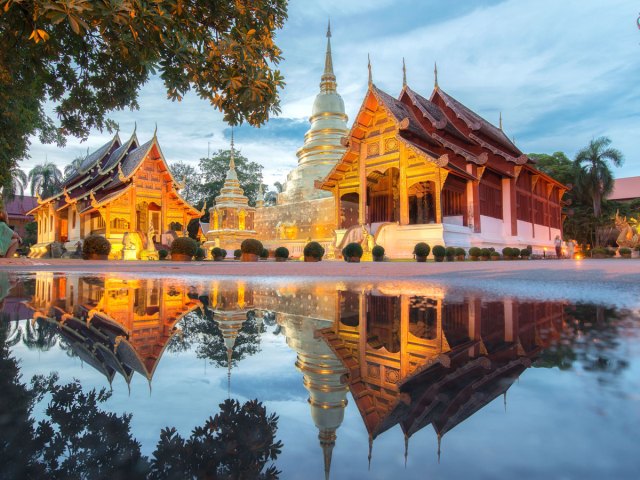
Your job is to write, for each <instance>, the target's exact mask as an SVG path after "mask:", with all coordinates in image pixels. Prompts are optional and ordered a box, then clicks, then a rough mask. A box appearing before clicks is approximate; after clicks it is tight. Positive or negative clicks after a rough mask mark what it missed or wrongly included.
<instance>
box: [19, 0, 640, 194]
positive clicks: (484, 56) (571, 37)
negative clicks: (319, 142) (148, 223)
mask: <svg viewBox="0 0 640 480" xmlns="http://www.w3.org/2000/svg"><path fill="white" fill-rule="evenodd" d="M639 14H640V4H638V2H636V1H632V0H607V1H606V2H605V1H602V0H600V1H597V0H564V1H562V2H559V1H557V0H536V1H533V0H531V1H523V0H506V1H499V0H481V1H473V2H471V1H456V2H449V1H443V0H425V1H418V0H415V1H410V0H404V1H403V0H364V1H361V0H348V1H345V0H324V1H322V2H311V1H306V0H292V1H291V2H290V6H289V20H288V21H287V23H286V25H285V27H284V29H283V30H282V31H281V32H279V33H278V37H277V43H278V45H279V46H280V47H281V48H282V50H283V55H284V57H285V59H284V61H283V62H282V63H281V65H280V68H281V70H282V72H283V74H284V77H285V81H286V83H287V85H286V87H285V89H284V90H283V91H282V93H281V106H282V114H281V115H280V116H279V117H278V118H274V119H272V120H271V121H270V122H269V123H268V124H267V125H265V126H263V127H262V128H260V129H254V128H252V127H249V126H244V127H241V128H240V129H238V131H237V133H236V145H237V147H238V148H239V149H240V150H241V151H242V153H243V154H244V155H245V156H247V157H248V158H249V159H250V160H253V161H256V162H259V163H261V164H262V165H264V176H265V181H266V183H269V184H270V183H272V182H274V181H277V180H278V181H284V179H285V177H286V174H287V172H288V171H289V170H290V169H291V168H293V167H294V166H295V165H296V163H297V159H296V156H295V152H296V150H297V149H298V148H299V147H300V146H301V145H302V142H303V135H304V132H305V131H306V130H307V128H308V116H309V114H310V112H311V105H312V103H313V99H314V97H315V95H316V94H317V92H318V88H319V87H318V84H319V81H320V75H321V73H322V68H323V63H324V49H325V44H326V40H325V37H324V35H325V32H326V25H327V19H328V18H329V17H331V26H332V33H333V37H332V48H333V57H334V70H335V73H336V76H337V79H338V91H339V93H340V94H341V95H342V97H343V98H344V101H345V106H346V110H347V115H348V116H349V119H350V120H349V122H351V120H352V119H353V117H354V115H355V113H356V112H357V110H358V108H359V107H360V103H361V101H362V98H363V96H364V93H365V91H366V88H367V53H370V55H371V62H372V68H373V80H374V83H375V84H376V85H377V86H378V87H379V88H382V89H383V90H385V91H387V92H388V93H390V94H392V95H397V93H398V92H399V91H400V88H401V83H402V72H401V66H402V57H405V60H406V64H407V79H408V83H409V85H410V86H411V87H412V88H413V89H414V90H416V91H418V92H420V93H422V94H423V95H425V96H428V95H430V93H431V91H432V88H433V63H434V61H437V63H438V72H439V75H438V77H439V84H440V86H441V87H442V88H443V89H444V90H445V91H447V93H449V94H450V95H452V96H454V97H455V98H457V99H458V100H460V101H461V102H462V103H464V104H465V105H467V106H468V107H470V108H471V109H473V110H474V111H476V112H478V113H479V114H480V115H482V116H483V117H485V118H486V119H487V120H489V121H492V122H494V123H495V124H497V123H498V117H499V114H500V112H502V117H503V125H504V130H505V131H506V133H507V134H508V135H509V137H514V138H515V141H516V144H517V145H518V146H519V147H520V149H521V150H523V151H525V152H536V153H553V152H555V151H564V152H566V153H567V154H568V155H569V156H571V157H572V156H573V155H574V154H575V152H576V151H577V150H579V149H580V148H581V147H583V146H584V145H586V144H587V143H588V142H589V140H590V139H592V138H594V137H598V136H601V135H606V136H608V137H610V138H611V140H612V141H613V145H614V146H615V147H617V148H619V149H620V150H622V152H623V153H624V155H625V158H626V161H625V165H624V166H623V167H622V168H620V169H616V170H615V175H616V176H618V177H624V176H632V175H640V153H639V149H638V139H639V138H640V82H639V79H640V30H639V29H638V27H637V26H636V19H637V18H638V15H639ZM139 103H140V110H138V111H133V112H130V111H127V112H117V113H115V114H114V115H113V116H112V118H113V119H115V120H116V121H117V122H119V124H120V128H121V131H122V134H121V135H122V136H123V137H127V136H128V135H129V134H130V132H131V131H132V130H133V127H134V122H137V125H138V129H137V132H138V138H139V139H140V140H141V141H145V140H146V139H148V138H150V137H151V135H152V134H153V130H154V127H155V123H156V122H157V123H158V137H159V140H160V145H161V147H162V149H163V152H164V154H165V157H167V159H168V160H169V162H170V163H171V162H174V161H185V162H192V163H193V164H197V161H198V159H199V158H201V157H205V156H206V154H207V150H208V148H210V149H211V150H212V151H213V150H215V149H218V148H228V144H229V129H228V128H227V126H226V125H225V124H224V122H223V121H222V115H221V114H220V113H219V112H217V111H216V110H214V109H213V107H211V106H210V105H209V104H208V103H207V102H204V101H202V100H200V99H199V98H198V97H197V96H196V95H195V94H189V95H187V96H186V97H185V99H184V100H183V101H182V102H179V103H177V102H176V103H174V102H171V101H169V100H167V99H166V93H165V91H164V89H163V86H162V83H161V82H160V81H159V80H157V79H153V80H151V81H150V82H149V83H148V84H146V85H145V86H144V87H143V88H142V90H141V92H140V102H139ZM349 124H350V123H349ZM108 137H109V135H108V134H107V133H106V132H104V133H100V132H95V133H94V134H93V135H91V136H90V138H89V139H88V140H87V141H86V142H84V143H81V142H79V141H78V140H77V139H73V138H70V139H69V141H68V145H67V147H66V148H64V149H59V148H57V147H55V145H41V144H39V142H38V141H37V139H34V141H33V144H32V147H31V150H30V154H31V159H29V160H28V161H25V162H23V164H22V166H23V168H25V169H26V170H28V169H29V168H31V167H32V166H33V165H34V164H36V163H39V162H42V161H44V159H45V156H46V157H47V158H48V159H49V160H53V161H55V162H56V163H57V164H58V165H60V166H63V165H65V164H67V163H69V161H71V160H72V159H73V158H74V157H76V156H78V155H81V154H83V153H84V152H86V149H87V147H88V148H89V149H93V148H96V147H98V146H99V145H101V144H103V143H104V142H105V141H106V139H107V138H108Z"/></svg>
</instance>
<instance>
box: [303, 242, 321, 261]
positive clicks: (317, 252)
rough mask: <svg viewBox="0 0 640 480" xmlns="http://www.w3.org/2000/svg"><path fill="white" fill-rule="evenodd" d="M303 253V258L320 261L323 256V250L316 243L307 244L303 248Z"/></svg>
mask: <svg viewBox="0 0 640 480" xmlns="http://www.w3.org/2000/svg"><path fill="white" fill-rule="evenodd" d="M303 253H304V256H305V258H306V257H309V258H312V259H316V260H322V257H323V256H324V248H323V246H322V245H320V244H319V243H318V242H309V243H307V244H306V245H305V246H304V250H303Z"/></svg>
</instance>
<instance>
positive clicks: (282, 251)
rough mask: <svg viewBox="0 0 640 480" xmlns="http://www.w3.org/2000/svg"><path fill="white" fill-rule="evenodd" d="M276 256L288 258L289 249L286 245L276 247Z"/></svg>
mask: <svg viewBox="0 0 640 480" xmlns="http://www.w3.org/2000/svg"><path fill="white" fill-rule="evenodd" d="M275 257H276V258H284V259H287V258H289V249H288V248H287V247H278V248H276V251H275Z"/></svg>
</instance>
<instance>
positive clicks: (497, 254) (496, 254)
mask: <svg viewBox="0 0 640 480" xmlns="http://www.w3.org/2000/svg"><path fill="white" fill-rule="evenodd" d="M489 256H490V257H491V258H500V254H499V253H498V252H491V254H490V255H489Z"/></svg>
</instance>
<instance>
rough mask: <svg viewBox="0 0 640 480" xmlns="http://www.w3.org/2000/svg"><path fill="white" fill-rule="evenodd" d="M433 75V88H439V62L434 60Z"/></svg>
mask: <svg viewBox="0 0 640 480" xmlns="http://www.w3.org/2000/svg"><path fill="white" fill-rule="evenodd" d="M433 77H434V84H433V88H435V89H437V88H438V64H437V63H436V62H433Z"/></svg>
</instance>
